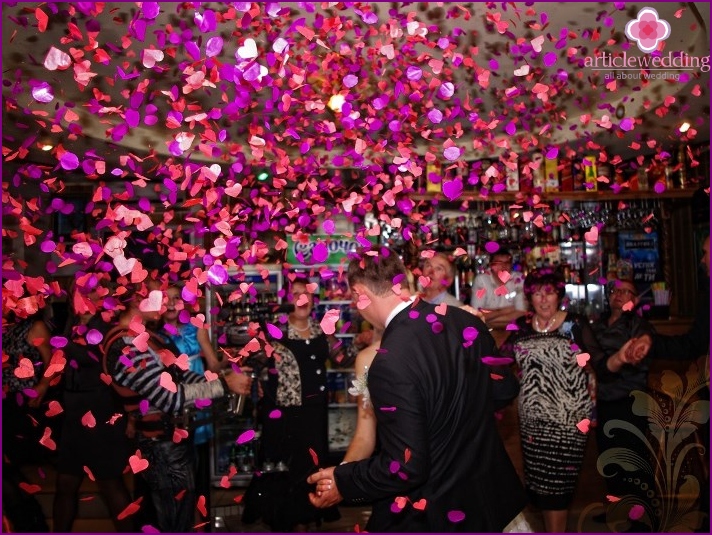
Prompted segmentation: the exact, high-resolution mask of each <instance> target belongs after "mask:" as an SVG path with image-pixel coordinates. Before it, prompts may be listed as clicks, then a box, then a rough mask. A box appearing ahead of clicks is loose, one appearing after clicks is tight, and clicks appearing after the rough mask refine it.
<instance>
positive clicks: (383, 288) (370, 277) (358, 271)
mask: <svg viewBox="0 0 712 535" xmlns="http://www.w3.org/2000/svg"><path fill="white" fill-rule="evenodd" d="M350 258H351V261H350V262H349V268H348V280H349V286H350V287H352V288H353V286H354V284H358V283H361V284H364V285H366V286H367V287H368V288H369V289H370V290H371V291H372V292H373V293H374V294H376V295H379V296H382V295H386V294H387V293H388V292H390V291H392V289H393V285H394V284H397V283H400V284H402V285H403V286H404V287H405V288H407V287H408V279H407V277H406V268H405V265H404V264H403V261H402V260H401V259H400V258H399V256H398V254H397V253H396V252H395V251H393V250H392V249H389V248H388V247H380V246H377V245H374V246H372V247H368V248H364V249H359V251H357V252H356V253H354V254H353V255H350Z"/></svg>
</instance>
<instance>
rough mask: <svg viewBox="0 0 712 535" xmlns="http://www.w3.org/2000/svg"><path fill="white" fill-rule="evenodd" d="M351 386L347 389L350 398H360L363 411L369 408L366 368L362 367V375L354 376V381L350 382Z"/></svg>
mask: <svg viewBox="0 0 712 535" xmlns="http://www.w3.org/2000/svg"><path fill="white" fill-rule="evenodd" d="M351 384H352V385H353V386H351V387H350V388H349V394H351V395H352V396H356V397H358V396H362V397H361V404H362V406H363V408H364V409H367V408H368V407H370V406H371V396H370V394H369V393H368V366H364V367H363V373H362V374H358V373H357V374H356V379H354V380H353V381H351Z"/></svg>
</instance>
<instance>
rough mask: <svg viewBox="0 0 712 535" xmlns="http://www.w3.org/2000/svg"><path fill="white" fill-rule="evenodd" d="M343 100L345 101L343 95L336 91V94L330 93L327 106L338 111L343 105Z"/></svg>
mask: <svg viewBox="0 0 712 535" xmlns="http://www.w3.org/2000/svg"><path fill="white" fill-rule="evenodd" d="M344 102H346V99H345V98H344V95H342V94H340V93H337V94H336V95H331V98H330V99H329V103H328V104H327V106H329V108H331V109H332V110H333V111H337V112H340V111H341V107H342V106H343V105H344Z"/></svg>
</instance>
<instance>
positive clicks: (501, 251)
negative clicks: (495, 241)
mask: <svg viewBox="0 0 712 535" xmlns="http://www.w3.org/2000/svg"><path fill="white" fill-rule="evenodd" d="M498 256H506V257H507V262H511V261H512V260H514V256H513V255H512V253H511V252H510V251H509V249H498V250H497V251H495V252H494V253H490V256H489V261H490V264H491V263H492V262H494V259H495V258H497V257H498Z"/></svg>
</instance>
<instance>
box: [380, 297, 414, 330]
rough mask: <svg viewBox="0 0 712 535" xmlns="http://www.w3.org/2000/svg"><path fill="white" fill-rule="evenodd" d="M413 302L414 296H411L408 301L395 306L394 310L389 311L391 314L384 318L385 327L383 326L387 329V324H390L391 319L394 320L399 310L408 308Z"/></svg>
mask: <svg viewBox="0 0 712 535" xmlns="http://www.w3.org/2000/svg"><path fill="white" fill-rule="evenodd" d="M413 301H415V296H414V295H413V296H411V298H410V299H408V301H401V302H400V303H398V304H397V305H396V306H395V308H394V309H393V310H391V313H390V314H388V317H387V318H386V325H385V327H388V324H389V323H390V322H391V320H392V319H393V318H395V317H396V315H397V314H398V313H399V312H400V311H401V310H403V309H404V308H406V307H409V306H410V305H411V304H413ZM385 327H384V328H385Z"/></svg>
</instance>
